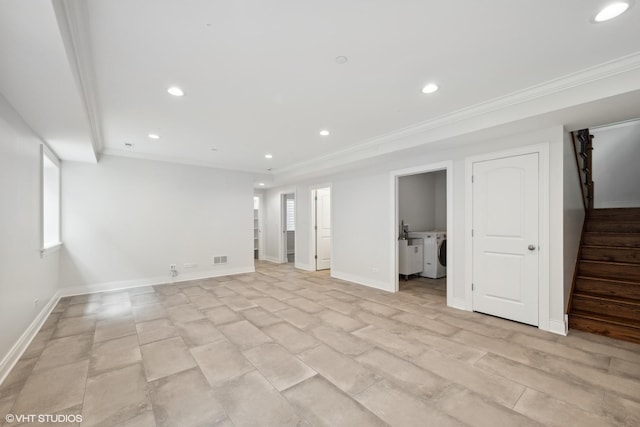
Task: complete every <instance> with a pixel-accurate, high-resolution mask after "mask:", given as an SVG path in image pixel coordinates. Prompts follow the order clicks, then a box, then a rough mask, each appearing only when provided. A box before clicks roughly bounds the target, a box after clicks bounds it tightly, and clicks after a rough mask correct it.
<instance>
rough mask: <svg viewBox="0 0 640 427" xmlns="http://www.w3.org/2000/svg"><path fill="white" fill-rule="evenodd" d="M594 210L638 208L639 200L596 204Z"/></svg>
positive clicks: (639, 206) (639, 205)
mask: <svg viewBox="0 0 640 427" xmlns="http://www.w3.org/2000/svg"><path fill="white" fill-rule="evenodd" d="M596 205H597V206H596V209H600V208H602V209H607V208H640V200H625V201H617V202H616V201H613V202H602V203H598V202H596Z"/></svg>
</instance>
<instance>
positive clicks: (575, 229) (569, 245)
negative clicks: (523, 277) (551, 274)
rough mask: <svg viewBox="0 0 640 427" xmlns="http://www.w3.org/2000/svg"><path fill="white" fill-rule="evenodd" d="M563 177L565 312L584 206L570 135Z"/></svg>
mask: <svg viewBox="0 0 640 427" xmlns="http://www.w3.org/2000/svg"><path fill="white" fill-rule="evenodd" d="M563 150H564V170H563V173H564V177H563V190H564V194H563V200H564V211H563V215H564V217H563V236H564V240H563V244H564V254H563V255H564V266H565V269H564V301H565V311H566V309H567V308H568V307H566V304H567V301H569V293H570V292H571V285H572V283H573V272H574V270H575V267H576V261H577V257H578V249H579V248H580V238H581V237H582V224H583V223H584V204H583V202H582V192H581V191H580V186H581V183H580V178H579V176H578V167H577V165H576V160H575V154H574V152H573V141H572V139H571V135H570V134H569V133H568V132H565V135H564V145H563Z"/></svg>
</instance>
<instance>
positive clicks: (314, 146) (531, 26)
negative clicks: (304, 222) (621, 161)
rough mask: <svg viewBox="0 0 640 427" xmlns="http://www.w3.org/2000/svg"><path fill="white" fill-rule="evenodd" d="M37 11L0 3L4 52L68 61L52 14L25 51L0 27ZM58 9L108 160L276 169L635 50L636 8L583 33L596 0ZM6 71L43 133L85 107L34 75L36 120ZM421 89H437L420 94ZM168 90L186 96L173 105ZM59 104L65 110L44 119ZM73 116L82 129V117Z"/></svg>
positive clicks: (154, 3)
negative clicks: (63, 12)
mask: <svg viewBox="0 0 640 427" xmlns="http://www.w3.org/2000/svg"><path fill="white" fill-rule="evenodd" d="M36 1H37V0H3V2H2V3H0V5H2V8H3V9H4V10H3V9H0V28H2V29H1V30H0V49H2V52H1V53H2V54H4V53H5V51H7V52H9V53H13V56H12V58H17V59H20V60H22V62H19V63H20V64H24V66H25V67H28V66H29V65H30V63H38V62H42V59H38V60H37V61H36V59H35V58H40V54H41V53H42V52H47V53H48V56H51V58H46V59H47V61H50V62H52V63H59V62H60V61H63V60H66V59H63V57H64V51H63V50H61V46H62V42H61V41H60V40H61V38H60V35H59V34H57V37H48V35H50V34H49V33H50V32H51V28H49V27H50V26H51V22H49V21H51V19H53V20H55V18H56V17H55V16H53V14H50V16H49V17H48V21H47V22H40V21H35V22H36V24H33V23H31V24H29V23H27V22H24V23H23V25H27V27H28V28H29V30H28V31H26V32H25V34H22V35H20V37H19V40H17V39H16V34H19V33H20V31H18V30H22V29H24V28H23V27H22V28H20V27H19V28H16V29H14V30H13V31H11V32H9V31H8V30H7V29H6V27H5V25H6V24H7V23H10V22H13V21H14V17H15V16H18V17H19V18H20V19H22V20H23V21H24V20H25V19H26V17H25V15H28V14H29V13H30V12H29V10H28V9H29V7H30V6H32V5H31V4H32V3H34V2H36ZM55 1H56V2H57V3H60V4H63V5H65V6H67V7H68V8H70V9H72V10H75V11H76V13H75V14H74V13H71V14H69V15H68V16H67V17H68V19H70V21H71V22H70V25H71V26H72V27H73V26H74V25H73V24H74V22H73V20H74V19H76V20H80V21H82V22H80V23H78V22H76V23H75V24H76V25H75V27H83V28H85V33H84V34H76V38H80V39H81V40H82V41H83V42H84V44H85V46H84V48H83V49H79V50H77V51H76V52H75V55H76V58H75V59H76V60H75V61H74V60H71V61H69V62H70V63H71V65H70V68H71V69H73V68H74V63H80V64H91V67H85V69H84V73H85V75H86V74H88V73H93V75H92V76H89V77H91V78H88V79H86V81H90V82H92V85H91V87H90V88H89V91H90V92H91V93H90V96H89V98H90V99H92V100H93V101H94V102H95V104H96V105H95V106H94V109H93V111H96V112H97V119H98V120H97V122H98V124H99V128H100V132H99V135H98V137H99V139H101V141H102V143H103V144H104V152H105V153H109V154H119V155H128V156H135V157H143V158H153V159H160V160H168V161H178V162H186V163H194V164H206V165H211V166H219V167H224V168H230V169H240V170H248V171H255V172H266V171H267V169H268V168H273V172H274V173H275V174H277V173H278V172H280V171H282V172H286V171H287V170H290V169H291V168H292V167H295V165H305V164H310V161H311V162H313V161H314V159H320V158H326V157H327V156H330V155H331V153H337V152H342V151H345V150H349V149H353V148H354V147H358V146H362V144H366V143H367V142H370V141H372V140H375V139H377V138H380V137H381V136H388V135H392V134H394V133H396V132H402V131H406V130H407V129H410V128H412V127H415V126H420V125H424V124H425V123H430V122H432V121H434V120H442V119H443V118H446V117H450V116H451V115H452V114H453V113H456V112H458V111H460V110H463V109H466V108H468V107H470V106H473V105H476V104H481V103H486V102H487V101H489V100H492V99H495V98H500V97H505V96H507V95H509V94H512V93H514V92H519V91H522V90H524V89H527V88H531V87H533V86H537V85H540V84H542V83H545V82H549V81H552V80H554V79H558V78H561V77H563V76H567V75H572V74H574V73H576V72H579V71H581V70H585V69H588V68H590V67H594V66H598V65H600V64H603V63H606V62H608V61H613V60H617V59H618V58H621V57H624V56H627V55H632V54H636V53H638V52H640V25H639V23H640V7H638V5H637V4H632V7H631V9H630V10H629V11H628V12H627V13H626V14H624V15H622V16H621V17H619V18H617V19H615V20H613V21H610V22H606V23H601V24H593V23H591V20H592V18H593V16H595V14H596V13H597V11H598V10H599V8H600V7H601V6H603V5H604V4H606V3H607V1H604V0H564V1H557V0H526V1H525V0H520V1H513V0H492V1H491V2H479V1H477V0H458V1H456V2H446V1H437V2H436V1H427V0H415V1H409V0H404V1H395V2H393V1H381V0H350V1H344V0H342V1H338V0H324V1H308V0H272V1H264V0H226V1H211V0H189V1H184V0H172V1H169V0H129V1H113V0H89V1H85V2H82V1H73V0H55ZM40 3H41V4H48V5H49V8H50V9H52V8H51V7H50V4H49V3H48V2H40ZM26 4H30V6H27V5H26ZM74 8H75V9H74ZM36 9H40V8H36ZM42 9H44V7H42ZM34 10H35V9H34ZM56 11H58V10H56ZM35 12H38V10H35V11H34V14H35ZM50 12H51V11H50ZM36 15H37V14H36ZM57 17H58V20H59V21H60V13H59V12H58V16H57ZM45 24H46V25H47V26H46V28H44V25H45ZM79 24H82V25H79ZM34 27H37V28H34ZM62 27H63V29H64V25H63V26H62ZM45 30H46V31H45ZM63 33H64V32H63ZM56 38H57V40H53V41H52V39H56ZM71 38H72V39H73V34H72V37H71ZM23 39H24V40H23ZM43 39H46V40H43ZM63 39H64V37H63ZM54 41H55V43H54ZM51 44H55V46H51ZM67 55H69V47H68V43H67ZM340 55H344V56H347V57H348V58H349V60H348V62H347V63H346V64H343V65H339V64H337V63H336V61H335V58H336V57H337V56H340ZM71 57H73V54H71ZM28 59H29V61H31V62H29V61H27V60H28ZM2 64H3V65H2V67H0V72H1V74H0V77H1V78H0V91H2V93H4V94H5V96H6V97H7V98H8V99H9V101H10V102H11V103H12V104H13V105H14V107H16V109H17V110H18V111H19V112H21V114H23V116H24V117H25V119H26V120H27V121H28V122H30V123H31V122H32V121H33V123H32V126H33V127H34V129H36V130H39V129H41V128H42V129H48V128H50V127H51V125H50V124H49V125H48V124H46V123H45V124H42V123H40V122H38V118H39V117H40V116H41V115H42V114H36V113H37V112H38V111H40V110H42V111H49V112H50V116H48V117H50V118H52V119H55V118H57V115H62V114H63V113H64V112H65V111H67V110H68V111H71V110H72V108H69V109H67V107H66V105H67V103H68V104H70V105H71V104H73V103H74V102H71V101H73V99H74V98H75V103H77V101H78V99H83V98H82V95H78V91H77V90H76V93H75V94H74V93H70V94H69V95H65V94H64V93H60V92H63V89H65V90H64V91H65V92H66V89H68V88H67V86H68V77H69V76H66V77H65V76H62V75H61V73H51V74H49V73H48V70H46V71H47V72H46V73H45V72H41V73H40V74H46V76H44V77H42V76H40V77H42V80H41V84H40V85H39V86H43V83H47V85H44V86H46V87H45V88H44V89H47V87H49V90H44V92H43V89H42V88H40V87H39V86H38V87H37V88H33V87H32V86H31V85H32V84H35V83H34V81H37V79H35V78H33V79H30V80H25V83H24V84H22V85H21V86H27V88H28V90H27V91H28V92H38V93H39V94H40V95H41V96H43V97H45V98H46V102H45V105H44V106H41V107H40V108H39V109H38V108H36V107H35V106H34V105H35V104H36V101H37V98H34V97H33V96H30V97H27V96H25V97H23V98H24V99H23V100H21V96H20V93H19V92H20V91H21V90H22V89H16V86H15V84H16V82H19V81H20V79H21V78H23V77H22V76H20V73H19V71H17V70H16V69H15V68H16V67H12V66H11V65H8V64H7V63H5V61H4V56H3V61H2ZM81 68H82V67H81ZM7 69H9V70H7ZM87 70H89V71H87ZM54 71H55V70H54ZM74 72H75V71H74ZM82 74H83V70H82V69H81V70H80V75H81V76H82ZM7 75H8V76H10V77H11V78H7V77H6V76H7ZM76 79H77V76H76ZM430 81H433V82H436V83H438V84H439V85H440V88H441V89H440V91H438V92H436V93H435V94H432V95H424V94H422V93H421V88H422V87H423V86H424V84H425V83H427V82H430ZM65 85H66V86H65ZM171 85H177V86H180V87H181V88H182V89H183V90H184V91H185V92H186V95H185V96H184V97H182V98H175V97H172V96H170V95H168V94H167V93H166V89H167V87H169V86H171ZM50 86H52V87H55V89H56V90H55V91H54V90H52V89H51V88H50ZM76 86H78V85H77V84H76ZM80 86H82V85H80ZM85 89H86V88H85ZM7 92H9V93H7ZM52 102H60V103H61V104H63V105H65V108H64V109H62V110H64V111H55V110H54V111H51V110H47V109H48V108H50V106H51V103H52ZM585 102H586V101H585ZM75 107H77V105H76V106H74V108H75ZM25 111H27V112H30V111H36V113H33V116H35V117H34V119H33V120H30V118H29V117H27V116H28V115H29V113H25ZM69 114H70V115H74V116H75V117H76V118H77V121H78V123H75V124H76V125H80V124H84V125H85V127H86V126H87V124H86V123H87V118H86V117H87V113H86V112H85V113H84V114H77V112H75V110H74V112H73V114H71V113H69ZM456 114H457V113H456ZM72 125H73V123H71V124H69V125H68V127H69V129H71V128H73V126H72ZM92 126H95V123H93V124H92ZM324 128H326V129H329V130H330V131H331V135H330V136H329V137H321V136H319V135H318V131H319V130H321V129H324ZM94 131H95V129H94ZM85 132H86V129H85ZM151 132H153V133H157V134H159V135H160V139H159V140H157V141H154V140H150V139H149V138H147V136H146V135H147V134H148V133H151ZM41 134H43V137H45V139H46V138H47V137H46V136H45V135H44V132H41ZM86 135H87V138H85V139H86V140H87V141H88V140H89V136H90V135H89V132H86ZM94 139H95V138H94ZM126 142H129V143H133V144H134V145H135V146H134V148H133V149H127V148H126V147H125V145H124V144H125V143H126ZM98 146H99V145H98ZM212 148H215V149H217V151H212V150H211V149H212ZM265 153H272V154H273V156H274V158H273V159H271V160H267V159H265V158H264V154H265ZM59 154H60V153H59ZM60 155H61V156H62V157H63V158H65V157H66V156H65V155H63V154H60Z"/></svg>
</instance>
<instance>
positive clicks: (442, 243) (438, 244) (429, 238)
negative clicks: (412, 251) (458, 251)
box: [409, 231, 447, 279]
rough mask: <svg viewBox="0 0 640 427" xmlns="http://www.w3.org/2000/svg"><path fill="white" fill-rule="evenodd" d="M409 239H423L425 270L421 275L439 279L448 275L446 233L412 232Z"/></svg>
mask: <svg viewBox="0 0 640 427" xmlns="http://www.w3.org/2000/svg"><path fill="white" fill-rule="evenodd" d="M409 238H411V239H422V240H423V244H424V246H423V247H424V249H423V254H424V266H423V267H424V268H423V269H422V273H420V275H421V276H422V277H428V278H430V279H439V278H441V277H445V276H446V275H447V233H446V232H444V231H410V232H409Z"/></svg>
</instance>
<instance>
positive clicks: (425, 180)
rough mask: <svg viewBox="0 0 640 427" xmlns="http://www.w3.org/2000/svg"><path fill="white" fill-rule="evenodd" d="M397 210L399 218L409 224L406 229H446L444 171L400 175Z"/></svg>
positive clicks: (445, 178)
mask: <svg viewBox="0 0 640 427" xmlns="http://www.w3.org/2000/svg"><path fill="white" fill-rule="evenodd" d="M398 213H399V219H400V220H404V223H405V225H406V224H409V231H431V230H446V229H447V175H446V171H437V172H427V173H420V174H415V175H407V176H402V177H400V178H399V179H398ZM398 231H399V230H398Z"/></svg>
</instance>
